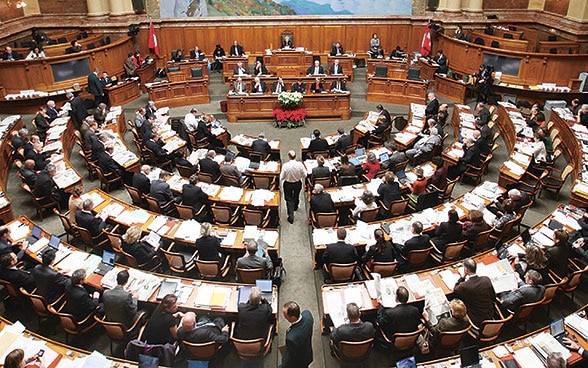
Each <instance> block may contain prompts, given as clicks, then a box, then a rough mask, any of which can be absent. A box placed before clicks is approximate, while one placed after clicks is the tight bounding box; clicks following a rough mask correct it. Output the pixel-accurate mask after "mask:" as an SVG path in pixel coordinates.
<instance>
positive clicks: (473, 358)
mask: <svg viewBox="0 0 588 368" xmlns="http://www.w3.org/2000/svg"><path fill="white" fill-rule="evenodd" d="M459 359H460V361H461V366H462V368H477V367H481V365H480V354H479V351H478V346H477V345H472V346H467V347H465V348H463V349H461V350H460V351H459Z"/></svg>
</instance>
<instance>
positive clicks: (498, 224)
mask: <svg viewBox="0 0 588 368" xmlns="http://www.w3.org/2000/svg"><path fill="white" fill-rule="evenodd" d="M502 210H503V213H502V214H501V215H500V216H496V218H495V219H494V220H493V221H492V226H494V227H495V228H496V229H498V230H501V229H502V228H503V227H504V224H506V223H507V222H509V221H510V220H512V219H514V218H515V217H516V216H517V215H516V213H515V211H514V203H513V202H512V200H511V199H510V198H507V199H505V200H504V201H503V202H502Z"/></svg>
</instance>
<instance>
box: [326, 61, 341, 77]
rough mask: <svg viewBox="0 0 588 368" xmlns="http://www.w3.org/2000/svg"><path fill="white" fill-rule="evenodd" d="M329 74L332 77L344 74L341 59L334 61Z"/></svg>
mask: <svg viewBox="0 0 588 368" xmlns="http://www.w3.org/2000/svg"><path fill="white" fill-rule="evenodd" d="M329 74H330V75H341V74H343V68H342V67H341V65H340V64H339V59H335V61H333V65H331V66H330V67H329Z"/></svg>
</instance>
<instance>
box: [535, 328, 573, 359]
mask: <svg viewBox="0 0 588 368" xmlns="http://www.w3.org/2000/svg"><path fill="white" fill-rule="evenodd" d="M530 340H531V346H532V347H533V350H534V351H535V353H539V354H541V355H542V360H543V359H547V356H548V355H549V354H552V353H560V354H561V356H562V358H564V359H565V360H568V358H569V357H570V356H572V354H571V353H570V352H569V350H568V349H566V348H564V347H563V345H562V344H560V343H559V342H558V341H557V340H556V339H555V337H553V336H552V335H551V334H550V333H547V332H541V333H539V334H537V335H535V336H532V337H531V339H530Z"/></svg>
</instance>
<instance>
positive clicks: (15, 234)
mask: <svg viewBox="0 0 588 368" xmlns="http://www.w3.org/2000/svg"><path fill="white" fill-rule="evenodd" d="M8 228H9V229H10V238H11V239H12V241H13V242H16V241H17V240H20V239H22V238H25V237H27V236H28V235H29V234H30V232H31V229H30V228H29V227H28V226H26V225H25V224H23V223H22V222H20V221H18V220H16V221H14V222H13V223H11V224H10V225H9V226H8Z"/></svg>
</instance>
